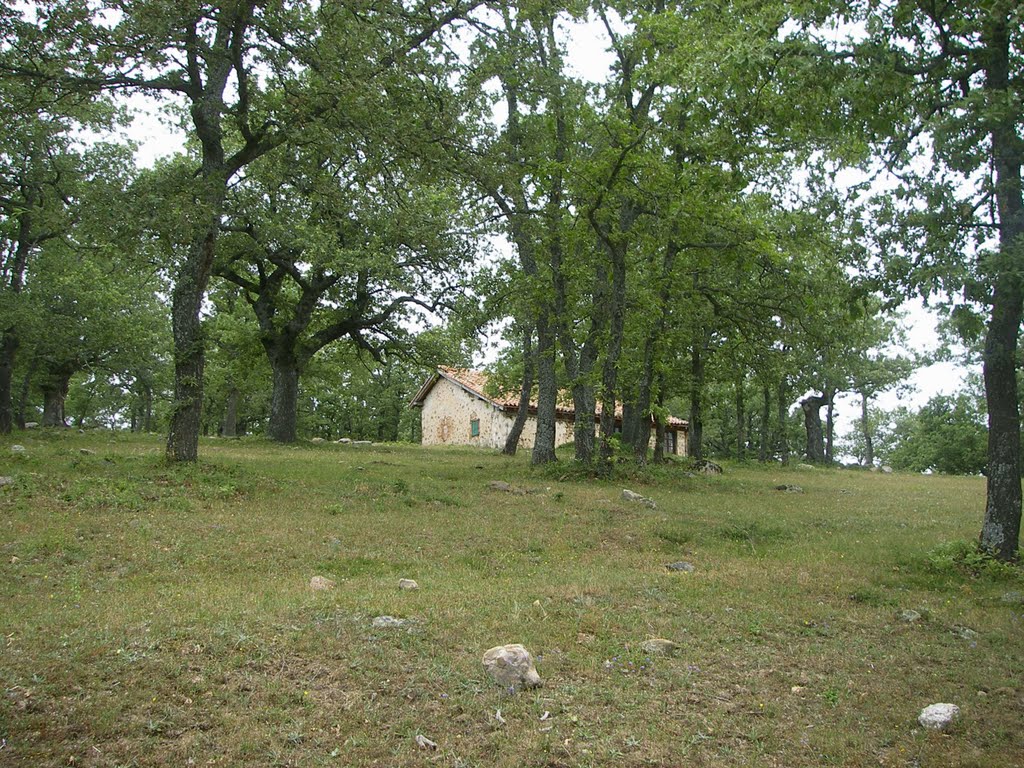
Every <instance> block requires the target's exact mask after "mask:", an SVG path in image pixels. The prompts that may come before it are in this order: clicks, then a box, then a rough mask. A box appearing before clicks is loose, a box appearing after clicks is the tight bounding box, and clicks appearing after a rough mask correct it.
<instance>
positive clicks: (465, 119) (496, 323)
mask: <svg viewBox="0 0 1024 768" xmlns="http://www.w3.org/2000/svg"><path fill="white" fill-rule="evenodd" d="M1022 28H1024V20H1022V9H1021V6H1020V4H1019V3H1017V2H1013V1H1011V0H992V1H991V2H985V3H980V4H979V3H977V2H966V1H964V0H953V1H951V2H948V3H945V4H939V5H937V4H935V3H933V2H929V1H928V0H917V1H916V2H913V1H909V0H897V2H893V3H889V4H882V5H879V4H875V3H869V2H830V1H829V0H811V2H807V3H800V4H794V3H782V2H761V3H749V2H729V1H726V2H716V3H703V2H691V3H672V2H664V0H656V1H655V2H646V1H640V0H636V1H634V2H608V1H606V0H589V1H588V2H578V3H559V2H549V1H548V0H533V1H531V2H518V1H517V0H514V1H510V2H500V3H498V2H486V1H484V2H476V1H475V0H434V1H433V2H419V1H418V0H405V2H395V1H393V0H380V1H376V2H363V1H362V0H357V1H356V2H352V3H349V2H342V3H321V2H314V1H313V0H269V1H268V0H251V1H246V0H238V1H237V2H205V1H204V0H186V1H184V2H175V3H167V2H162V1H157V0H137V1H136V2H132V3H123V2H106V1H105V0H103V1H93V2H86V0H40V1H39V2H26V3H22V4H18V5H15V6H13V7H6V6H5V7H4V8H3V9H0V35H2V37H0V40H2V42H0V104H2V105H3V109H0V260H2V261H0V280H2V283H0V433H6V432H10V431H11V430H12V429H15V428H17V427H19V426H24V424H25V423H26V422H28V421H40V422H41V423H42V424H43V425H50V426H58V425H66V424H76V425H82V426H92V425H104V426H111V427H117V428H130V429H133V430H140V431H156V430H161V431H164V432H166V434H167V435H168V439H167V456H168V459H169V460H171V461H194V460H195V459H196V458H197V456H198V451H199V437H200V435H203V434H222V435H225V436H236V435H240V434H244V433H258V434H263V435H266V436H268V437H269V438H271V439H273V440H277V441H282V442H291V441H294V440H296V439H298V438H300V437H313V436H322V437H328V438H329V437H339V436H342V435H348V436H355V437H368V438H371V439H378V440H399V439H410V440H415V439H417V424H416V423H415V413H414V412H410V411H409V410H408V409H407V408H406V407H405V405H406V403H407V402H408V398H409V397H410V396H411V394H412V393H413V392H414V391H415V389H416V387H417V385H418V384H419V383H420V382H421V381H422V379H423V377H424V376H425V375H426V373H427V372H429V371H430V370H431V369H432V368H433V367H434V366H436V365H438V364H448V365H468V364H469V363H470V362H471V361H472V359H473V357H474V354H476V353H478V352H479V351H480V343H481V342H480V338H481V331H482V330H483V329H486V328H490V329H492V330H493V329H496V330H493V332H495V333H500V334H501V335H502V336H503V340H502V344H501V359H500V361H499V362H498V363H497V365H496V370H497V371H498V372H499V373H500V377H501V378H502V380H504V381H505V382H507V384H508V385H509V387H510V388H514V389H516V390H518V389H519V388H520V387H522V388H525V389H526V390H528V391H531V392H533V393H534V394H535V398H536V402H537V404H538V412H537V421H538V432H537V439H536V441H535V446H534V448H533V453H532V460H533V462H535V463H546V462H550V461H555V460H556V456H555V447H556V446H555V444H554V440H555V438H554V435H555V432H554V419H555V405H556V401H557V400H558V398H559V397H560V396H561V395H560V394H559V393H560V392H564V393H566V395H565V396H567V397H571V399H572V401H573V404H574V407H575V413H576V419H577V423H576V431H575V435H576V440H575V444H574V445H575V447H574V451H575V459H576V460H577V461H579V462H582V463H584V464H588V465H591V466H592V467H593V470H594V471H595V472H597V473H609V472H611V471H613V467H614V465H615V463H616V462H621V461H635V462H640V463H643V462H646V461H650V460H660V459H661V457H660V456H658V455H654V456H649V455H648V449H647V445H648V440H649V437H650V431H651V429H652V428H653V429H657V428H658V425H659V424H660V423H661V420H662V418H663V417H664V416H665V415H666V414H668V413H673V414H676V415H679V416H683V417H685V418H688V420H689V422H690V432H689V439H690V445H689V446H688V447H689V452H690V455H691V456H692V457H694V458H697V459H700V458H701V457H703V456H706V455H715V456H729V457H733V458H738V459H745V458H747V459H757V460H760V461H784V462H785V461H789V460H790V457H797V456H799V457H801V460H807V461H811V462H820V463H830V462H833V461H835V460H836V458H837V457H838V455H839V452H840V450H841V446H840V445H839V443H838V438H837V436H836V434H835V429H834V413H835V405H836V398H837V397H838V396H839V395H841V394H846V395H850V396H855V397H856V398H857V400H858V402H859V404H860V411H861V412H860V414H859V417H858V420H857V423H858V425H859V433H858V434H857V435H856V436H855V437H854V438H853V439H852V443H851V446H850V451H851V452H853V453H855V454H856V455H857V457H858V459H859V460H860V461H861V462H862V463H863V464H865V465H874V464H875V463H876V462H877V460H879V459H881V460H884V461H886V462H888V463H890V464H892V465H893V466H898V467H902V468H907V469H913V470H916V471H922V470H933V471H951V472H979V471H984V472H985V474H986V477H987V483H988V497H987V503H986V509H985V513H984V522H983V528H982V533H981V539H980V540H981V545H982V547H983V548H984V549H986V550H988V551H990V552H991V553H993V554H995V555H996V556H998V557H1001V558H1003V559H1010V558H1012V557H1014V556H1015V555H1016V551H1017V545H1018V540H1019V530H1020V512H1021V487H1020V474H1021V467H1020V448H1021V441H1020V418H1019V410H1020V409H1019V397H1018V387H1017V369H1018V352H1017V339H1018V335H1019V331H1020V325H1021V319H1022V318H1021V313H1022V311H1024V285H1022V283H1021V278H1022V271H1021V269H1020V261H1021V258H1022V248H1024V243H1022V237H1024V197H1022V190H1021V165H1022V162H1024V138H1022V135H1024V117H1022V115H1024V108H1022V104H1021V98H1022V91H1024V66H1022V58H1021V57H1022V54H1024V33H1022V32H1021V30H1022ZM584 29H589V30H591V32H592V33H593V34H600V35H601V37H602V39H603V40H605V41H606V44H607V50H608V56H609V61H610V66H609V67H607V69H606V70H605V72H604V74H603V76H602V77H601V78H600V79H599V80H597V81H594V80H592V79H589V78H583V77H582V76H580V75H579V74H578V73H577V70H576V68H575V67H574V65H573V63H572V57H571V55H570V54H571V50H570V41H571V40H572V38H573V36H574V35H576V36H578V35H580V34H581V30H584ZM140 103H149V104H151V105H154V106H155V107H158V108H159V109H160V111H161V114H162V115H163V116H164V119H165V120H167V121H169V122H170V123H171V124H172V125H173V126H174V127H175V128H176V129H177V130H178V131H179V132H180V134H181V135H183V136H184V142H183V147H182V148H181V149H180V150H176V151H169V152H167V153H165V155H164V156H163V158H162V159H161V160H159V161H158V162H156V163H155V164H154V165H153V166H152V167H142V166H140V165H139V164H138V163H137V162H136V160H135V156H134V153H133V150H134V148H133V146H132V145H131V144H130V142H128V141H127V140H126V139H124V128H125V126H126V125H127V124H128V123H129V121H130V120H131V111H130V109H129V107H130V106H131V105H133V104H140ZM911 297H916V298H919V299H923V300H924V301H925V302H926V303H928V304H929V305H930V306H932V307H933V308H935V309H936V310H937V311H938V312H940V314H942V316H943V317H944V323H943V328H944V329H945V334H946V336H947V338H948V339H949V340H950V343H951V344H954V345H955V344H962V345H964V346H965V347H966V348H970V349H973V350H975V351H976V352H977V357H978V358H979V359H980V362H981V367H982V371H983V379H982V382H981V384H980V386H979V388H980V389H983V390H984V391H983V394H982V395H980V396H975V395H966V394H965V395H961V396H957V397H956V398H952V399H950V400H949V401H947V402H938V403H936V402H934V401H933V402H931V403H929V404H928V405H927V406H925V407H924V408H922V409H921V411H920V412H918V413H913V412H909V411H900V412H897V413H893V414H881V413H879V412H878V411H877V410H876V409H875V408H874V406H873V401H874V400H875V398H877V396H878V395H880V394H881V393H883V392H886V391H889V390H891V389H893V388H894V387H897V386H899V385H900V384H901V383H902V382H904V381H905V380H906V379H907V377H908V376H909V375H910V373H911V372H912V371H913V369H914V367H915V366H916V365H919V364H921V363H922V361H921V360H917V359H910V358H908V357H907V356H906V355H905V354H904V355H901V354H899V353H898V352H896V351H894V350H896V349H898V346H897V345H896V342H898V340H899V334H900V315H899V314H898V307H899V305H900V304H901V303H902V302H903V301H904V300H905V299H907V298H911ZM617 402H618V403H621V404H622V406H623V424H622V429H621V434H617V432H616V425H615V423H614V418H613V414H614V407H612V406H613V404H614V403H617ZM599 406H600V407H599ZM595 413H599V414H601V416H600V419H599V420H600V430H599V434H598V435H597V436H596V437H595V434H594V429H593V425H594V423H595ZM947 417H950V418H947ZM953 417H955V418H953ZM986 419H987V436H986V428H985V427H986ZM652 424H653V425H654V426H652ZM951 424H952V425H953V426H950V425H951ZM957 425H959V426H957ZM965 425H967V426H965ZM943 430H947V432H944V431H943ZM948 430H953V432H949V431H948ZM957 430H960V431H961V432H962V433H963V443H964V444H969V447H970V450H969V451H967V452H966V453H965V455H964V456H960V457H950V451H949V450H948V448H949V446H947V449H943V448H942V445H944V443H943V441H947V442H948V441H950V440H951V439H952V434H953V433H954V432H955V431H957ZM979 430H980V432H979ZM940 434H941V435H942V436H941V437H935V438H934V439H931V437H930V436H936V435H940ZM922 436H923V437H922ZM915 440H916V441H917V443H918V444H919V443H921V441H922V440H923V441H924V442H929V441H931V442H932V443H935V444H936V445H939V446H940V447H939V448H938V449H937V450H936V451H933V452H932V453H929V450H931V449H928V450H926V449H925V448H920V447H918V448H914V447H913V446H914V445H915V443H914V441H915ZM658 442H659V443H660V441H658ZM953 442H956V441H953ZM908 446H909V447H908ZM932 447H933V448H934V447H935V446H932ZM901 450H902V453H901V452H900V451H901ZM967 454H969V455H967Z"/></svg>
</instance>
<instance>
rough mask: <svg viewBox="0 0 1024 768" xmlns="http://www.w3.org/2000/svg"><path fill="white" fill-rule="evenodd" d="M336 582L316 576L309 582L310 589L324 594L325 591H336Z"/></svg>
mask: <svg viewBox="0 0 1024 768" xmlns="http://www.w3.org/2000/svg"><path fill="white" fill-rule="evenodd" d="M334 586H335V584H334V582H333V581H332V580H331V579H328V578H327V577H326V576H314V577H313V578H312V579H310V580H309V588H310V589H312V590H313V591H314V592H322V591H324V590H325V589H334Z"/></svg>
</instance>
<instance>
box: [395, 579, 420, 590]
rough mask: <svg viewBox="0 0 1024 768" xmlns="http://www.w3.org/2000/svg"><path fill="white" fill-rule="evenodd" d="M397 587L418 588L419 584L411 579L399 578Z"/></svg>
mask: <svg viewBox="0 0 1024 768" xmlns="http://www.w3.org/2000/svg"><path fill="white" fill-rule="evenodd" d="M398 588H399V589H419V588H420V585H419V584H417V583H416V582H415V581H413V580H412V579H399V580H398Z"/></svg>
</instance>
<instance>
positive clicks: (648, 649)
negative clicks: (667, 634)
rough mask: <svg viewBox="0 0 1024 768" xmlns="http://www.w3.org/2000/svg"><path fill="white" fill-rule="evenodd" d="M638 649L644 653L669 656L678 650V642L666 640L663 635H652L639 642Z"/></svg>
mask: <svg viewBox="0 0 1024 768" xmlns="http://www.w3.org/2000/svg"><path fill="white" fill-rule="evenodd" d="M640 650H642V651H643V652H644V653H656V654H660V655H662V656H671V655H672V654H674V653H675V652H676V651H678V650H679V644H678V643H673V642H672V641H671V640H666V639H665V638H663V637H653V638H651V639H650V640H644V641H643V642H642V643H640Z"/></svg>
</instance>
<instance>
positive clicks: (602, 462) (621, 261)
mask: <svg viewBox="0 0 1024 768" xmlns="http://www.w3.org/2000/svg"><path fill="white" fill-rule="evenodd" d="M627 229H628V227H626V226H624V225H622V224H621V223H620V230H621V231H626V230H627ZM606 243H607V246H608V247H607V249H606V250H607V253H608V256H609V257H610V259H611V274H612V286H611V287H612V293H611V317H610V320H609V323H608V344H607V346H606V347H605V357H604V365H603V367H602V370H601V444H600V448H599V450H598V471H599V472H601V473H603V474H610V473H611V470H612V460H613V459H614V457H615V448H614V442H613V438H614V437H615V399H616V394H617V392H618V371H619V356H620V355H621V353H622V337H623V334H624V332H625V325H626V246H625V244H624V243H622V242H615V243H613V242H609V241H607V240H606Z"/></svg>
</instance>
